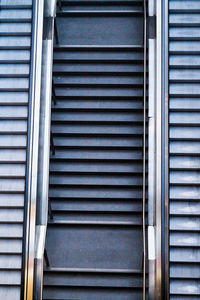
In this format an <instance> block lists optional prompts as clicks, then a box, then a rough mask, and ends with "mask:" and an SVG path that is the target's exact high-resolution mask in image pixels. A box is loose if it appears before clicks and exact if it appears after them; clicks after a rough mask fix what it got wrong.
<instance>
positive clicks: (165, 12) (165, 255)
mask: <svg viewBox="0 0 200 300" xmlns="http://www.w3.org/2000/svg"><path fill="white" fill-rule="evenodd" d="M168 6H169V1H168V0H165V1H164V5H163V31H164V33H163V35H164V45H163V55H162V56H163V76H164V87H163V90H164V91H163V96H162V106H163V111H164V113H163V122H162V123H163V126H164V131H163V132H164V135H163V145H162V147H163V152H164V153H163V174H164V183H163V189H164V195H163V198H164V199H163V200H162V203H163V206H164V207H163V213H162V214H163V216H162V217H163V218H164V228H163V234H164V238H163V239H164V247H163V248H162V256H163V259H162V262H163V266H162V270H163V277H164V278H163V280H162V284H163V293H164V299H165V300H168V299H169V133H168V131H169V116H168V115H169V112H168V111H169V107H168V105H169V92H168V89H169V86H168V84H169V83H168V79H169V78H168V76H169V75H168V72H169V67H168V60H169V57H168V55H169V53H168V47H169V41H168V39H169V36H168V27H169V25H168V22H169V19H168V18H169V16H168Z"/></svg>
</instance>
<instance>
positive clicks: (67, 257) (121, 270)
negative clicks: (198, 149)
mask: <svg viewBox="0 0 200 300" xmlns="http://www.w3.org/2000/svg"><path fill="white" fill-rule="evenodd" d="M56 24H57V34H58V36H57V38H58V43H57V44H56V45H55V47H54V60H53V83H54V84H53V88H54V93H53V95H54V101H53V102H52V117H51V133H52V152H51V157H50V178H49V181H50V183H49V208H50V209H49V211H50V214H49V221H48V229H47V237H46V252H47V254H48V260H49V266H48V267H45V269H44V284H43V299H45V300H47V299H59V300H61V299H87V300H89V299H104V300H105V299H109V300H110V299H123V300H124V299H135V300H136V299H142V294H143V288H144V284H143V275H144V274H143V273H144V255H143V254H144V253H143V243H144V241H143V225H144V224H143V223H144V222H143V221H144V219H143V217H144V216H143V209H144V207H143V205H144V203H143V200H144V199H143V196H144V193H143V191H144V190H143V180H144V177H143V162H144V152H146V151H144V152H143V134H144V44H143V41H144V37H143V31H144V8H143V1H140V0H137V1H136V0H129V1H122V0H120V1H117V0H115V1H110V0H106V1H105V0H96V1H93V0H92V1H86V0H81V1H76V0H73V1H71V0H69V1H59V8H58V10H57V18H56ZM146 272H147V270H146V271H145V274H146ZM144 289H145V288H144Z"/></svg>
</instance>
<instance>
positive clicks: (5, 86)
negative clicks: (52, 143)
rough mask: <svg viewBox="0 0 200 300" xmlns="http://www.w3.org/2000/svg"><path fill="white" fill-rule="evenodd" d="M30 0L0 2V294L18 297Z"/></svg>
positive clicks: (3, 296) (22, 213) (3, 0)
mask: <svg viewBox="0 0 200 300" xmlns="http://www.w3.org/2000/svg"><path fill="white" fill-rule="evenodd" d="M31 20H32V1H31V0H26V1H25V0H24V1H23V0H12V1H11V0H1V1H0V298H1V299H7V300H11V299H12V300H15V299H16V300H17V299H20V285H21V267H22V240H23V215H24V191H25V190H24V189H25V168H26V140H27V115H28V92H29V64H30V46H31Z"/></svg>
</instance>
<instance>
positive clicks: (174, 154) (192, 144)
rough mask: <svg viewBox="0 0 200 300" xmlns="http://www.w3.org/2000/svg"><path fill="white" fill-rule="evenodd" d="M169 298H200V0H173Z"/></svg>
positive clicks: (170, 2) (170, 47) (170, 4)
mask: <svg viewBox="0 0 200 300" xmlns="http://www.w3.org/2000/svg"><path fill="white" fill-rule="evenodd" d="M169 136H170V144H169V146H170V149H169V151H170V154H169V155H170V179H169V180H170V186H169V188H170V190H169V191H170V193H169V194H170V221H169V226H170V236H169V247H170V253H169V254H170V257H169V259H170V274H169V276H170V299H171V300H175V299H176V300H182V299H187V300H191V299H200V279H199V278H200V217H199V216H200V172H199V169H200V155H199V153H200V147H199V146H200V139H199V138H200V1H191V0H188V1H185V0H183V1H174V0H170V1H169Z"/></svg>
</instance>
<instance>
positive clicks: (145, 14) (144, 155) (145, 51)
mask: <svg viewBox="0 0 200 300" xmlns="http://www.w3.org/2000/svg"><path fill="white" fill-rule="evenodd" d="M143 38H144V91H143V97H144V98H143V101H144V102H143V109H144V115H143V117H144V119H143V180H142V235H143V293H142V294H143V296H142V297H143V300H145V299H146V222H145V218H146V210H145V207H146V84H147V82H146V77H147V75H146V73H147V9H146V0H144V37H143Z"/></svg>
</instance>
